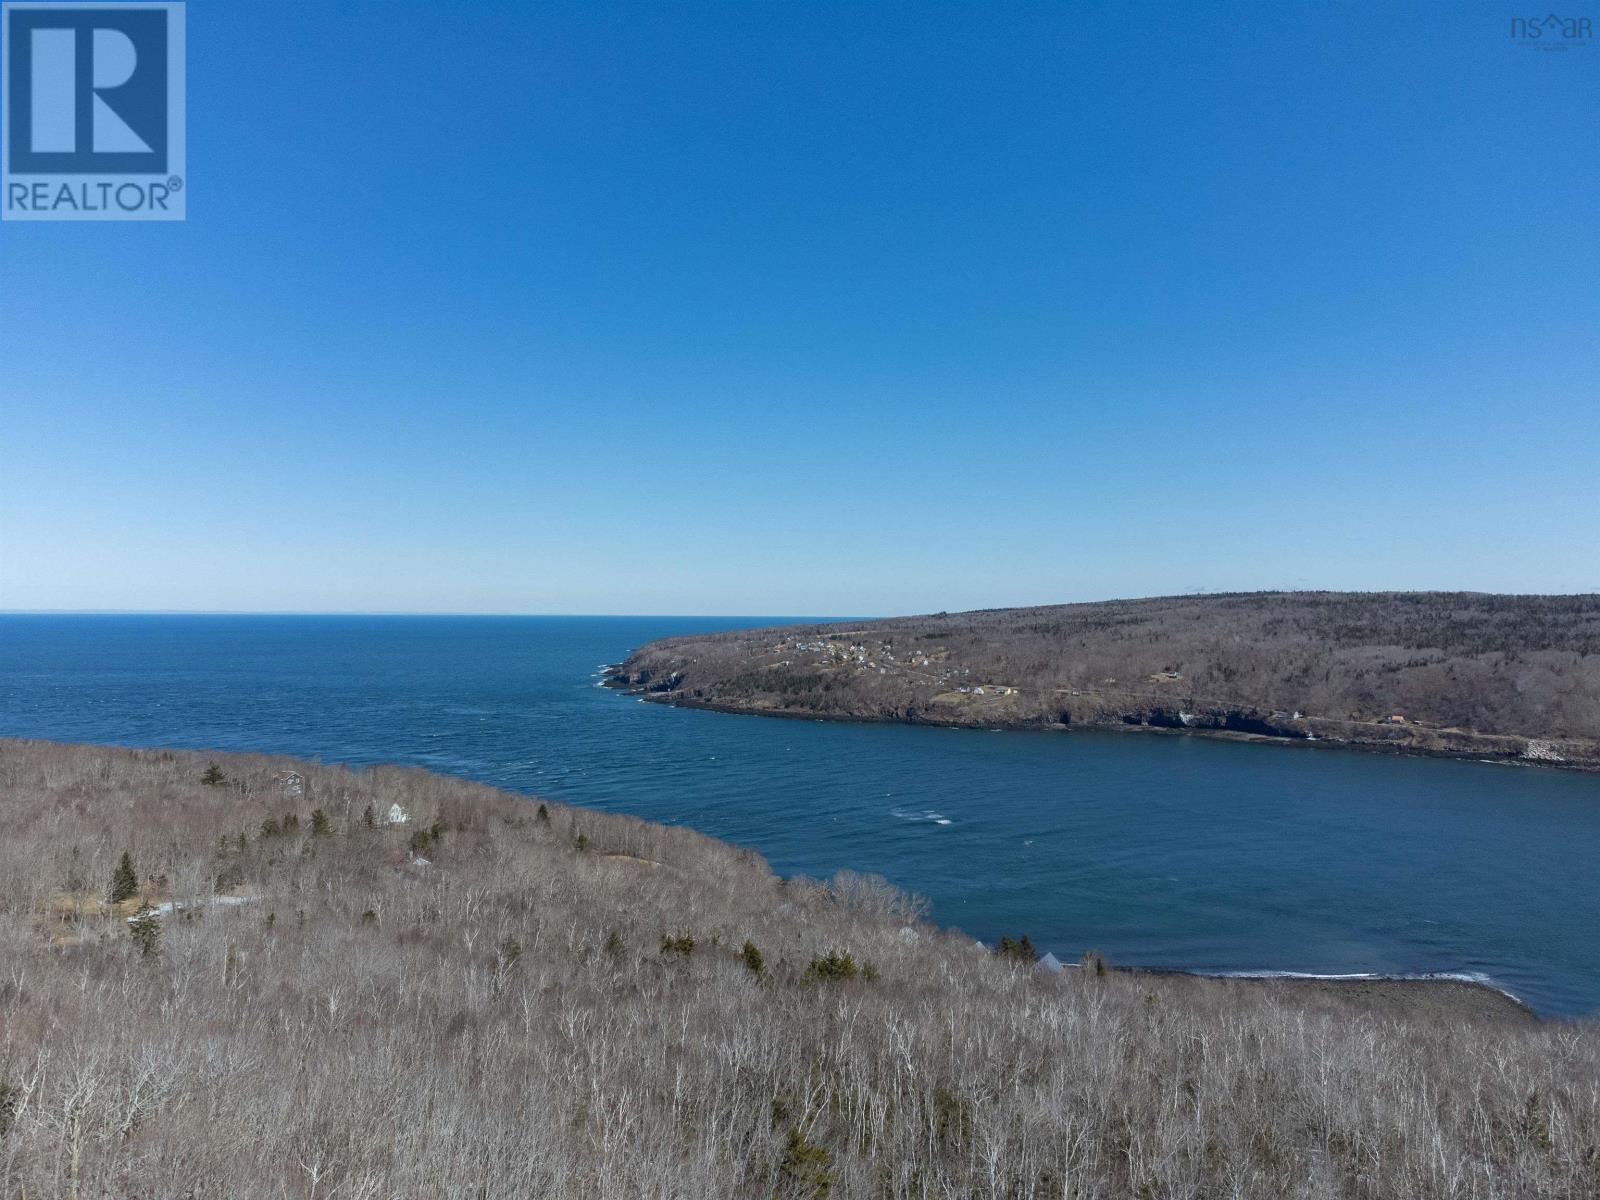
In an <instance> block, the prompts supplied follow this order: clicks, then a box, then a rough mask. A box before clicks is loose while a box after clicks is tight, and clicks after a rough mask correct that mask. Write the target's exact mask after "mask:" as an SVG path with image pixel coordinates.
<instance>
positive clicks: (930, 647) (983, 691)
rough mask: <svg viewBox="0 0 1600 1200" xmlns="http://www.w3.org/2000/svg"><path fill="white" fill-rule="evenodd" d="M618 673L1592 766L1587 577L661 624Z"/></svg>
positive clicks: (930, 718)
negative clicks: (1553, 590) (1556, 589)
mask: <svg viewBox="0 0 1600 1200" xmlns="http://www.w3.org/2000/svg"><path fill="white" fill-rule="evenodd" d="M610 681H611V683H612V684H613V685H614V686H619V687H626V688H629V689H631V690H633V691H636V692H638V693H639V694H640V695H642V696H644V697H645V698H646V699H649V700H654V701H661V702H666V703H671V704H683V705H692V706H697V707H703V708H712V709H718V710H722V711H727V712H742V713H762V714H767V715H774V716H789V717H811V718H829V719H838V720H859V721H902V722H910V723H919V724H933V725H955V726H972V727H979V728H1016V729H1058V730H1065V729H1080V728H1090V729H1136V730H1145V731H1150V730H1166V731H1172V732H1178V733H1189V734H1203V735H1209V736H1223V737H1234V738H1246V739H1268V740H1275V741H1284V742H1298V743H1307V744H1317V743H1321V744H1326V745H1345V746H1356V747H1363V748H1371V749H1384V750H1394V751H1406V752H1413V753H1426V754H1439V755H1450V756H1461V757H1471V758H1487V759H1493V760H1496V761H1505V762H1518V763H1531V764H1542V765H1549V766H1566V767H1574V768H1584V769H1600V595H1575V596H1510V595H1491V594H1484V593H1472V592H1373V593H1363V592H1250V593H1234V594H1225V595H1217V594H1213V595H1196V596H1168V597H1157V598H1151V599H1140V600H1113V601H1105V602H1100V603H1092V604H1061V605H1049V606H1044V607H1037V608H1006V609H987V610H982V611H978V612H967V613H942V612H941V613H934V614H931V615H927V616H919V617H901V618H891V619H885V620H870V621H849V622H840V623H824V624H810V625H796V626H788V627H784V628H772V629H753V630H748V629H747V630H737V631H732V632H727V633H715V634H707V635H700V636H692V637H677V638H668V639H664V640H662V641H657V642H652V643H650V644H648V645H646V646H643V647H641V648H640V649H638V650H636V651H634V652H633V653H632V654H631V655H629V656H628V658H627V659H626V660H625V661H624V662H622V663H620V664H618V665H617V666H616V667H615V668H613V670H612V672H611V675H610Z"/></svg>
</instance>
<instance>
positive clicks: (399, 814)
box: [389, 804, 411, 825]
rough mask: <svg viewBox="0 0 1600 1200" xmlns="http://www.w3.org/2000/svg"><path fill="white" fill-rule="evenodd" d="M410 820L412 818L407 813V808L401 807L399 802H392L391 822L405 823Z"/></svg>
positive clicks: (395, 823) (390, 807) (390, 809)
mask: <svg viewBox="0 0 1600 1200" xmlns="http://www.w3.org/2000/svg"><path fill="white" fill-rule="evenodd" d="M409 820H411V818H410V816H408V815H407V813H406V810H405V809H403V808H401V807H400V806H399V805H398V804H391V805H390V806H389V824H391V825H404V824H405V823H406V822H407V821H409Z"/></svg>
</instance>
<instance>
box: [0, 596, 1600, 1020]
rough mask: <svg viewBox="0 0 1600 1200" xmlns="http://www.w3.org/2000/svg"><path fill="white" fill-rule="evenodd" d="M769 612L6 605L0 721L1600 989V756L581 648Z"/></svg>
mask: <svg viewBox="0 0 1600 1200" xmlns="http://www.w3.org/2000/svg"><path fill="white" fill-rule="evenodd" d="M774 620H775V619H774V618H761V619H749V618H726V617H723V618H705V619H687V618H671V617H663V618H645V617H637V618H633V617H629V618H594V617H534V618H521V617H507V618H486V617H478V618H455V617H247V616H110V615H108V616H34V615H0V735H3V736H12V737H40V738H55V739H61V740H68V741H88V742H103V743H116V744H126V745H136V746H171V747H194V748H212V749H221V750H234V749H237V750H263V751H273V752H282V753H290V754H297V755H302V756H305V757H309V758H316V759H321V760H324V761H328V762H345V763H356V764H359V763H372V762H401V763H412V764H416V765H420V766H424V767H429V768H432V769H434V770H437V771H444V772H449V773H452V774H456V775H462V776H466V777H469V778H472V779H477V780H481V781H483V782H486V783H491V784H495V785H498V786H501V787H505V788H510V789H512V790H515V791H519V792H525V793H528V794H530V795H534V794H537V795H543V796H549V797H553V798H556V799H559V800H563V801H567V802H570V803H576V804H584V805H591V806H594V807H596V808H603V809H611V810H616V811H621V812H629V813H634V814H637V815H639V816H642V817H648V818H650V819H653V820H657V821H666V822H675V823H681V824H686V825H692V826H694V827H695V828H698V829H701V830H704V831H705V832H707V833H711V834H714V835H716V836H718V837H722V838H726V839H728V840H730V841H733V842H736V843H739V844H741V845H747V846H752V847H755V848H756V849H758V850H759V851H761V853H763V854H764V855H765V856H766V857H767V859H768V860H769V861H770V862H771V863H772V865H773V867H774V868H775V869H776V870H778V871H780V872H783V873H785V874H796V873H803V874H807V875H814V876H826V875H828V874H831V873H832V872H833V871H836V870H839V869H841V868H851V869H854V870H859V871H873V872H878V873H881V874H883V875H886V876H888V877H889V878H890V879H891V880H893V881H894V882H895V883H897V884H899V885H901V886H903V887H906V888H910V889H912V890H914V891H917V892H920V893H922V894H923V895H926V896H928V897H929V898H930V899H931V900H932V902H933V916H934V918H935V919H936V920H938V921H940V922H942V923H945V924H951V925H956V926H959V927H961V928H963V929H965V930H967V931H968V932H970V933H972V934H974V935H975V936H978V937H982V938H986V939H993V938H995V937H997V936H999V935H1000V934H1002V933H1009V934H1013V935H1019V934H1023V933H1026V934H1028V935H1030V936H1031V937H1032V939H1033V941H1034V943H1035V944H1036V945H1037V946H1038V947H1040V949H1041V950H1043V949H1049V950H1053V951H1055V953H1056V954H1057V955H1058V956H1060V957H1062V958H1063V959H1068V958H1075V957H1076V956H1078V955H1079V954H1081V953H1082V952H1083V951H1084V950H1087V949H1091V948H1093V949H1098V950H1101V951H1103V952H1104V953H1105V954H1106V955H1107V956H1108V957H1109V958H1110V959H1111V960H1112V961H1114V962H1117V963H1125V964H1139V965H1147V966H1166V967H1183V968H1189V969H1197V970H1208V971H1294V972H1309V973H1327V974H1346V973H1361V972H1376V973H1386V974H1387V973H1394V974H1404V973H1421V972H1465V973H1473V974H1480V975H1483V976H1485V977H1487V978H1489V979H1491V980H1492V981H1493V982H1495V983H1496V984H1497V985H1499V986H1501V987H1503V988H1505V989H1507V990H1508V991H1510V992H1512V993H1513V994H1515V995H1517V996H1519V997H1521V998H1522V999H1524V1000H1526V1001H1527V1002H1528V1003H1530V1004H1531V1005H1533V1006H1534V1007H1535V1008H1536V1009H1538V1010H1540V1011H1542V1012H1546V1013H1562V1014H1571V1013H1587V1012H1592V1011H1594V1010H1596V1009H1597V1008H1600V777H1595V776H1580V775H1573V774H1561V773H1556V772H1549V771H1540V770H1530V769H1521V768H1514V767H1506V766H1497V765H1489V764H1479V763H1463V762H1443V761H1433V760H1426V759H1413V758H1401V757H1390V756H1378V755H1370V754H1361V753H1356V752H1347V751H1339V750H1331V749H1311V748H1291V747H1284V748H1279V747H1263V746H1246V745H1237V744H1231V743H1223V742H1208V741H1204V740H1200V739H1186V738H1178V737H1158V736H1143V737H1141V736H1129V735H1119V734H1115V733H1107V734H1094V733H1083V732H1078V733H1071V734H1050V733H1017V732H1010V733H1001V732H986V731H974V730H951V729H930V728H916V727H905V726H892V725H845V724H833V723H825V722H817V721H792V720H773V719H769V718H761V717H743V716H728V715H723V714H718V713H709V712H695V711H690V710H680V709H672V708H667V707H663V706H660V705H654V704H644V703H640V702H639V701H638V700H636V699H635V698H633V697H630V696H627V695H624V694H622V693H619V692H615V691H612V690H609V689H603V688H600V687H598V686H597V681H598V676H597V671H598V668H599V667H600V666H601V665H602V664H604V663H608V662H614V661H616V660H618V659H620V658H621V657H622V656H623V655H624V654H626V652H627V651H628V650H629V649H630V648H632V647H634V646H636V645H638V644H640V643H642V642H645V641H648V640H650V639H652V638H655V637H661V636H665V635H669V634H675V633H687V632H692V631H697V630H707V629H717V628H729V627H732V626H735V625H758V624H770V623H772V622H773V621H774Z"/></svg>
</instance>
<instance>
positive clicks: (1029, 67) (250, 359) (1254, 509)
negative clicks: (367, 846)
mask: <svg viewBox="0 0 1600 1200" xmlns="http://www.w3.org/2000/svg"><path fill="white" fill-rule="evenodd" d="M1515 7H1516V6H1515V5H1510V6H1507V5H1506V4H1503V3H1490V4H1453V5H1448V6H1446V5H1437V4H1432V3H1427V4H1421V3H1419V4H1405V3H1400V4H1396V3H1388V2H1384V3H1377V2H1374V3H1368V4H1347V3H1331V2H1323V0H1318V2H1316V3H1304V4H1267V3H1262V4H1252V5H1244V6H1229V5H1223V6H1214V5H1205V6H1199V5H1178V4H1172V5H1151V6H1144V7H1130V6H1126V5H1122V4H1115V5H1113V4H1105V5H1082V4H1068V3H1054V4H1049V5H1042V6H1031V5H1000V6H992V5H977V4H970V5H963V6H954V5H942V4H941V5H930V4H916V5H893V4H871V5H867V4H860V3H854V2H851V3H817V2H810V3H804V4H776V3H765V2H758V0H750V2H749V3H741V4H732V3H728V4H721V3H718V4H673V3H637V4H627V5H611V4H602V3H594V2H592V0H583V2H581V3H572V4H540V3H533V4H520V3H519V4H512V3H501V4H490V3H477V4H472V5H467V4H443V3H412V2H403V0H382V2H369V3H348V2H345V0H341V2H340V3H337V4H317V5H287V4H256V3H236V2H232V0H229V2H222V0H193V2H192V3H190V5H189V22H188V24H189V180H190V190H189V220H188V221H187V223H184V224H142V225H141V224H6V225H3V226H0V295H3V296H4V304H3V309H0V407H3V412H0V417H3V450H4V455H3V460H0V607H6V608H157V609H243V610H346V611H347V610H383V611H496V612H655V613H669V612H685V613H694V612H705V613H735V612H745V613H748V612H782V613H795V612H809V613H819V614H820V613H851V614H866V613H894V612H906V611H927V610H931V609H951V610H954V609H957V608H967V607H974V606H989V605H1002V604H1027V603H1044V602H1051V601H1060V600H1070V599H1092V598H1101V597H1110V596H1121V595H1142V594H1153V593H1167V592H1182V591H1189V590H1193V589H1197V588H1207V589H1244V588H1269V587H1329V588H1475V589H1487V590H1497V591H1501V590H1505V591H1592V590H1600V420H1597V417H1600V336H1597V335H1600V237H1597V233H1600V137H1597V130H1600V44H1592V45H1589V46H1586V47H1582V48H1579V49H1577V50H1574V51H1572V52H1570V53H1565V54H1551V53H1539V52H1535V51H1530V50H1527V49H1525V48H1520V47H1517V46H1515V45H1513V44H1512V43H1511V41H1510V39H1509V37H1508V28H1509V18H1510V13H1509V8H1515ZM1596 15H1597V16H1600V12H1597V13H1596Z"/></svg>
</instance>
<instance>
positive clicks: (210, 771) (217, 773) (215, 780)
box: [200, 763, 228, 787]
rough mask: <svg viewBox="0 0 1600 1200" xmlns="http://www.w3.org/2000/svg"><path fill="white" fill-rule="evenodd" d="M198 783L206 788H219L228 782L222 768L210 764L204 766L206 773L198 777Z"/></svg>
mask: <svg viewBox="0 0 1600 1200" xmlns="http://www.w3.org/2000/svg"><path fill="white" fill-rule="evenodd" d="M200 782H201V783H203V784H205V785H206V786H207V787H220V786H221V785H222V784H224V783H227V782H228V777H227V776H226V775H224V774H223V773H222V768H221V767H219V766H217V764H216V763H210V764H208V765H207V766H206V773H205V774H204V775H202V776H200Z"/></svg>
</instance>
